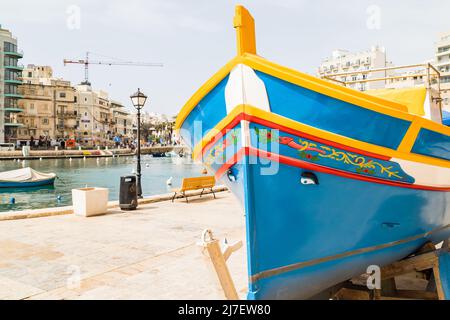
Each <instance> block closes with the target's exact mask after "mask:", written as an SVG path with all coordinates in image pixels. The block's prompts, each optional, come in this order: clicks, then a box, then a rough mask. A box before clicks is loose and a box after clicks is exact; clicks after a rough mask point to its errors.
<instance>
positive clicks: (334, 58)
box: [318, 46, 392, 91]
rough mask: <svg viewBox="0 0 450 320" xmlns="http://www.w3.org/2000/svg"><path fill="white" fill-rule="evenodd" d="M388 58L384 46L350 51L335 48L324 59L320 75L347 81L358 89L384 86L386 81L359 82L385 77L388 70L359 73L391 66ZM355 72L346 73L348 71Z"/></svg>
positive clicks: (363, 89)
mask: <svg viewBox="0 0 450 320" xmlns="http://www.w3.org/2000/svg"><path fill="white" fill-rule="evenodd" d="M391 65H392V63H390V62H388V61H387V59H386V50H385V48H383V47H379V46H373V47H372V48H371V49H370V50H367V51H362V52H350V51H347V50H335V51H333V52H332V54H331V56H330V57H328V58H326V59H325V60H323V61H322V63H321V65H320V67H319V68H318V75H319V76H320V77H332V78H333V79H336V80H338V81H342V82H347V86H348V87H350V88H353V89H356V90H360V91H365V90H370V89H380V88H383V87H384V81H373V82H365V83H364V82H363V83H361V82H359V81H361V80H366V79H377V78H383V77H385V76H386V75H387V72H386V71H380V72H373V73H370V74H365V73H359V72H361V71H365V70H369V69H378V68H385V67H388V66H391ZM350 72H351V73H354V74H346V73H350Z"/></svg>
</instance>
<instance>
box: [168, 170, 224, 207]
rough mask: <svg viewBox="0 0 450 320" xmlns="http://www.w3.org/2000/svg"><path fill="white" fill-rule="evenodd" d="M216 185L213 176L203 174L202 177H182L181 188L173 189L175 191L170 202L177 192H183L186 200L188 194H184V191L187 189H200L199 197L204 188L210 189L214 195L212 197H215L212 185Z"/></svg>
mask: <svg viewBox="0 0 450 320" xmlns="http://www.w3.org/2000/svg"><path fill="white" fill-rule="evenodd" d="M215 185H216V179H215V178H214V176H204V177H192V178H183V182H182V183H181V188H178V189H173V191H174V192H175V193H174V195H173V197H172V202H173V201H174V200H175V197H176V196H177V194H178V193H181V194H183V196H184V197H185V198H186V202H189V201H188V196H187V195H186V191H189V190H200V189H202V192H201V193H200V197H201V196H202V195H203V192H204V191H205V189H210V190H211V192H212V194H213V195H214V199H216V194H215V193H214V190H213V187H214V186H215Z"/></svg>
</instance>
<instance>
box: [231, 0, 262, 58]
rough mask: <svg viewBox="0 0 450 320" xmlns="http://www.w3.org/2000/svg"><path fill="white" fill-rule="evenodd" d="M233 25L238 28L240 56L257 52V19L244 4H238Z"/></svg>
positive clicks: (237, 37) (237, 38) (237, 36)
mask: <svg viewBox="0 0 450 320" xmlns="http://www.w3.org/2000/svg"><path fill="white" fill-rule="evenodd" d="M233 25H234V28H235V29H236V40H237V50H238V56H240V55H243V54H244V53H253V54H256V36H255V20H254V19H253V17H252V15H251V14H250V12H248V10H247V9H245V8H244V7H243V6H236V13H235V15H234V19H233Z"/></svg>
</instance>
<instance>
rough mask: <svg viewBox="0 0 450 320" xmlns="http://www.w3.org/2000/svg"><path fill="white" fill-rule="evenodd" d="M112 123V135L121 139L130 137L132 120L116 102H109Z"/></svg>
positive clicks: (123, 107)
mask: <svg viewBox="0 0 450 320" xmlns="http://www.w3.org/2000/svg"><path fill="white" fill-rule="evenodd" d="M110 107H111V112H112V122H113V126H114V130H113V134H114V135H117V136H123V137H132V135H133V119H132V116H131V115H130V113H129V112H128V111H126V109H125V106H124V105H122V104H121V103H120V102H118V101H113V100H112V101H111V103H110Z"/></svg>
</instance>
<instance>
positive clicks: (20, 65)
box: [3, 64, 24, 71]
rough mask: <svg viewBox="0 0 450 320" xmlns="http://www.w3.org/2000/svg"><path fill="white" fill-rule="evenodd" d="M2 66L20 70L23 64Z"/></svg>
mask: <svg viewBox="0 0 450 320" xmlns="http://www.w3.org/2000/svg"><path fill="white" fill-rule="evenodd" d="M3 67H4V68H5V69H12V70H18V71H22V70H23V68H24V66H23V65H22V64H18V65H15V66H11V65H8V66H3Z"/></svg>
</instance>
